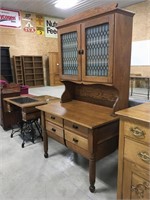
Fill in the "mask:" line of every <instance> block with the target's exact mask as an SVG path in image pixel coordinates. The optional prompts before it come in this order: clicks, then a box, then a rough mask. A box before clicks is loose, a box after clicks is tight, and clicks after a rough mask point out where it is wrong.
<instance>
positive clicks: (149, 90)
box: [147, 78, 150, 100]
mask: <svg viewBox="0 0 150 200" xmlns="http://www.w3.org/2000/svg"><path fill="white" fill-rule="evenodd" d="M147 90H148V91H147V98H148V100H149V94H150V78H148V87H147Z"/></svg>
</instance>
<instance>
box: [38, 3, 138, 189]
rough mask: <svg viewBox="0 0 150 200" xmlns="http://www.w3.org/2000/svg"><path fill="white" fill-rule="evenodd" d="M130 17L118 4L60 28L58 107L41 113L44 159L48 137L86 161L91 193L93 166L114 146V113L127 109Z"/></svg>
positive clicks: (72, 19)
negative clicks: (62, 88)
mask: <svg viewBox="0 0 150 200" xmlns="http://www.w3.org/2000/svg"><path fill="white" fill-rule="evenodd" d="M133 15H134V14H133V13H131V12H128V11H125V10H121V9H119V8H117V5H116V4H110V5H107V6H103V7H99V8H95V9H91V10H88V11H86V12H83V13H80V14H78V15H75V16H73V17H70V18H67V19H65V20H63V21H62V22H60V23H59V24H58V35H59V63H60V78H61V80H62V83H63V84H64V85H65V91H64V93H63V94H62V97H61V101H60V102H56V103H51V104H49V105H45V106H40V107H38V108H39V109H40V110H41V111H42V112H41V113H42V114H41V116H42V126H43V136H44V151H45V157H48V153H47V151H48V136H49V137H51V138H53V139H55V140H57V141H59V142H60V143H62V144H64V145H66V146H67V147H68V148H70V149H71V150H73V151H74V152H76V153H79V154H81V155H82V156H84V157H85V158H87V159H88V160H89V181H90V187H89V189H90V191H91V192H94V191H95V186H94V185H95V174H96V161H97V160H99V159H101V158H102V157H104V156H106V155H108V154H110V153H112V152H113V151H114V150H115V149H116V148H117V144H118V132H119V130H118V129H119V127H118V117H116V116H115V114H114V113H115V111H117V110H120V109H122V108H126V107H128V90H129V72H130V54H131V38H132V18H133Z"/></svg>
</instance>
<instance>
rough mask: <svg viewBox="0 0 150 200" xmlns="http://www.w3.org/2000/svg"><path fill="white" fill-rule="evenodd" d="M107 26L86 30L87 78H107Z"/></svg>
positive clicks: (106, 24) (102, 25)
mask: <svg viewBox="0 0 150 200" xmlns="http://www.w3.org/2000/svg"><path fill="white" fill-rule="evenodd" d="M108 48H109V24H108V23H105V24H101V25H98V26H94V27H90V28H87V29H86V54H87V57H86V64H87V66H86V67H87V70H86V75H87V76H105V77H106V76H108Z"/></svg>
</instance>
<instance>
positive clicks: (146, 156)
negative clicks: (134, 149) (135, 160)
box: [138, 152, 150, 163]
mask: <svg viewBox="0 0 150 200" xmlns="http://www.w3.org/2000/svg"><path fill="white" fill-rule="evenodd" d="M138 157H139V158H140V159H141V160H143V161H144V162H146V163H150V156H149V154H148V153H147V152H139V153H138Z"/></svg>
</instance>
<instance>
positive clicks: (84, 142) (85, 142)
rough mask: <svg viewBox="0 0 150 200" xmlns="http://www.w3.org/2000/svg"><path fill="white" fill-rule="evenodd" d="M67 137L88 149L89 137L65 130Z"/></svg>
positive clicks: (68, 139)
mask: <svg viewBox="0 0 150 200" xmlns="http://www.w3.org/2000/svg"><path fill="white" fill-rule="evenodd" d="M65 139H66V140H67V141H69V142H71V143H73V144H75V145H77V146H79V147H81V148H82V149H85V150H88V139H87V138H84V137H82V136H80V135H77V134H75V133H72V132H70V131H67V130H65Z"/></svg>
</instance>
